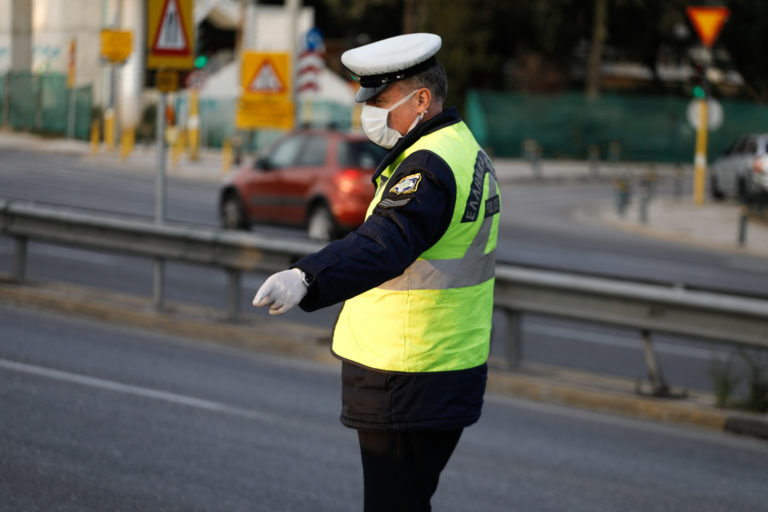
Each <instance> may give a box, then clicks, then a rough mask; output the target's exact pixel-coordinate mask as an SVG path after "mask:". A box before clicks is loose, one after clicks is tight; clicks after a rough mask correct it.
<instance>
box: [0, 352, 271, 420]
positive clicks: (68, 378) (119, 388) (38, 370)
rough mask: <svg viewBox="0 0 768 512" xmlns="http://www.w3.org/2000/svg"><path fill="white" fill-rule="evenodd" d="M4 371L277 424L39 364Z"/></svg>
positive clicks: (8, 365) (0, 364) (2, 364)
mask: <svg viewBox="0 0 768 512" xmlns="http://www.w3.org/2000/svg"><path fill="white" fill-rule="evenodd" d="M0 368H2V369H5V370H10V371H15V372H20V373H26V374H28V375H36V376H38V377H45V378H48V379H53V380H58V381H63V382H69V383H72V384H79V385H81V386H88V387H91V388H97V389H102V390H105V391H112V392H115V393H122V394H125V395H132V396H139V397H142V398H150V399H152V400H160V401H163V402H168V403H172V404H175V405H183V406H187V407H193V408H196V409H202V410H205V411H210V412H217V413H221V414H228V415H230V416H237V417H240V418H246V419H249V420H256V421H262V422H275V421H276V418H275V417H274V416H272V415H270V414H265V413H261V412H256V411H252V410H248V409H243V408H240V407H234V406H231V405H227V404H223V403H221V402H213V401H211V400H205V399H201V398H195V397H191V396H187V395H180V394H178V393H171V392H168V391H160V390H157V389H151V388H145V387H142V386H134V385H131V384H123V383H120V382H115V381H111V380H105V379H100V378H97V377H88V376H86V375H78V374H76V373H70V372H65V371H62V370H54V369H52V368H45V367H42V366H35V365H30V364H25V363H18V362H16V361H9V360H6V359H0Z"/></svg>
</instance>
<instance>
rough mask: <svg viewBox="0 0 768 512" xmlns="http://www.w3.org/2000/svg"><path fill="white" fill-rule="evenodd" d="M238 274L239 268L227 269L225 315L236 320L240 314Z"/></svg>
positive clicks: (239, 273)
mask: <svg viewBox="0 0 768 512" xmlns="http://www.w3.org/2000/svg"><path fill="white" fill-rule="evenodd" d="M240 275H241V272H240V271H239V270H235V269H233V268H228V269H227V317H228V318H229V319H230V320H237V317H238V316H239V315H240Z"/></svg>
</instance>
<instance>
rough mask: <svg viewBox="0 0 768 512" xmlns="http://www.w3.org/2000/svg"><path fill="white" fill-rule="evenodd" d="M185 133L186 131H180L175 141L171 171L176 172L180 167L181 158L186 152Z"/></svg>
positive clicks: (172, 149) (172, 150) (172, 148)
mask: <svg viewBox="0 0 768 512" xmlns="http://www.w3.org/2000/svg"><path fill="white" fill-rule="evenodd" d="M185 133H186V132H185V131H184V130H178V131H177V132H176V137H175V138H174V140H173V145H172V146H171V169H173V170H176V169H178V167H179V158H180V157H181V154H182V153H183V152H184V146H185V139H186V136H185Z"/></svg>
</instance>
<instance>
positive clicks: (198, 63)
mask: <svg viewBox="0 0 768 512" xmlns="http://www.w3.org/2000/svg"><path fill="white" fill-rule="evenodd" d="M207 64H208V57H207V56H205V55H199V56H198V57H197V58H196V59H195V67H196V68H197V69H201V68H204V67H205V66H206V65H207Z"/></svg>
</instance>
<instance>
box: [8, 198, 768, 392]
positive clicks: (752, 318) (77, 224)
mask: <svg viewBox="0 0 768 512" xmlns="http://www.w3.org/2000/svg"><path fill="white" fill-rule="evenodd" d="M0 232H2V233H5V234H7V235H10V236H13V237H14V238H15V241H16V249H15V256H14V268H13V276H14V278H15V279H16V280H19V281H22V280H24V279H25V277H26V254H27V244H28V241H29V240H30V239H35V240H39V241H45V242H52V243H56V244H63V245H68V246H74V247H80V248H85V249H92V250H103V251H114V252H119V253H121V254H131V255H137V256H145V257H150V258H155V259H157V260H161V261H164V260H175V261H181V262H187V263H196V264H202V265H211V266H216V267H221V268H223V269H224V270H225V271H226V272H227V275H228V314H229V316H230V317H231V318H235V317H237V315H238V313H239V312H238V304H239V298H240V280H241V273H242V272H272V271H276V270H281V269H284V268H286V267H287V266H288V265H290V264H291V263H292V262H293V261H296V259H298V258H300V257H302V256H304V255H306V254H309V253H312V252H314V251H316V250H318V249H320V248H321V247H322V245H321V244H318V243H314V242H309V241H298V240H294V241H291V240H274V239H271V238H268V237H265V236H263V235H258V234H256V233H242V232H235V231H225V230H217V229H212V228H205V227H198V226H183V225H168V224H165V225H157V224H152V223H150V222H147V221H140V220H131V219H126V218H117V217H107V216H101V215H99V216H94V215H93V214H87V213H83V212H79V211H75V210H71V209H64V208H53V207H49V206H45V207H43V206H39V205H36V204H34V203H29V202H21V201H8V200H0ZM160 291H161V292H162V288H161V289H160ZM156 293H157V289H156ZM495 301H496V307H497V309H498V310H500V311H501V312H502V313H503V314H504V316H505V317H506V320H507V321H506V326H507V327H506V332H505V335H504V340H505V345H506V354H507V361H508V363H509V366H511V367H516V366H517V365H518V364H519V362H520V359H521V349H520V347H521V343H520V318H521V315H522V314H525V313H539V314H544V315H551V316H559V317H566V318H572V319H579V320H588V321H593V322H598V323H604V324H610V325H615V326H621V327H627V328H633V329H638V330H640V332H641V333H642V335H643V340H644V349H645V356H646V364H647V367H648V372H649V377H650V380H651V384H652V387H653V392H654V393H655V394H659V395H662V394H665V393H667V392H668V388H667V386H666V383H665V382H664V377H663V375H662V373H661V369H660V367H659V365H658V362H657V361H656V356H655V353H654V351H653V347H652V343H651V338H650V336H651V333H653V332H664V333H671V334H677V335H684V336H691V337H694V338H699V339H704V340H710V341H714V342H719V343H725V344H731V345H737V346H743V347H752V348H760V349H768V300H764V299H754V298H745V297H737V296H732V295H727V294H721V293H713V292H703V291H691V290H685V289H682V288H679V287H677V288H676V287H672V286H662V285H652V284H644V283H636V282H632V281H625V280H619V279H608V278H599V277H591V276H580V275H574V274H568V273H565V272H554V271H548V270H534V269H526V268H522V267H515V266H510V265H498V266H497V268H496V289H495ZM155 303H156V304H160V305H161V304H162V297H160V300H159V301H158V300H157V297H156V300H155Z"/></svg>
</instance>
